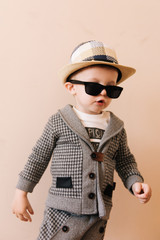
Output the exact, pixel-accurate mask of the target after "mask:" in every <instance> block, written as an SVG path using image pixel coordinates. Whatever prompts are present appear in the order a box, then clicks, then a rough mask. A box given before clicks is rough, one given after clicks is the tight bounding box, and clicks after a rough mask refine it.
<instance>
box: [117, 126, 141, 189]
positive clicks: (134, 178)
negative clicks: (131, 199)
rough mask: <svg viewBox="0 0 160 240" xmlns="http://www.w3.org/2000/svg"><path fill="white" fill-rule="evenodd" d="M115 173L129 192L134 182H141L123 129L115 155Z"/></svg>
mask: <svg viewBox="0 0 160 240" xmlns="http://www.w3.org/2000/svg"><path fill="white" fill-rule="evenodd" d="M116 171H117V172H118V175H119V176H120V178H121V179H122V181H123V183H124V185H125V187H126V188H127V189H128V190H130V191H131V192H132V190H131V187H132V185H133V184H134V183H135V182H143V181H144V180H143V177H142V176H141V174H140V172H139V170H138V168H137V163H136V161H135V158H134V156H133V154H132V153H131V152H130V149H129V147H128V144H127V135H126V131H125V129H124V128H123V130H122V135H121V139H120V144H119V148H118V151H117V154H116Z"/></svg>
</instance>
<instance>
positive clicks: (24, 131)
mask: <svg viewBox="0 0 160 240" xmlns="http://www.w3.org/2000/svg"><path fill="white" fill-rule="evenodd" d="M159 12H160V1H159V0H152V1H150V0H144V1H143V0H134V1H128V0H121V1H118V0H115V1H108V0H98V1H97V0H81V1H75V0H60V1H53V0H46V1H42V0H32V1H31V0H27V1H25V0H14V1H11V0H1V1H0V83H1V84H0V169H1V173H0V188H1V198H0V240H10V239H16V240H22V239H23V240H33V239H36V237H37V234H38V229H39V226H40V223H41V221H42V215H43V210H44V203H45V199H46V195H47V191H48V188H49V185H50V181H51V177H50V173H49V168H48V169H47V171H46V172H45V174H44V176H43V178H42V180H41V181H40V184H38V186H37V187H36V189H35V191H34V193H33V194H30V195H29V199H30V201H31V203H32V206H33V208H34V210H35V215H34V217H33V222H32V223H31V224H30V223H24V222H20V221H19V220H18V219H16V218H15V216H14V215H12V213H11V202H12V198H13V195H14V189H15V185H16V182H17V179H18V177H17V176H18V173H19V172H20V171H21V169H22V168H23V166H24V164H25V162H26V160H27V157H28V155H29V153H30V151H31V149H32V146H33V145H34V143H35V141H36V140H37V138H38V137H39V136H40V134H41V132H42V129H43V127H44V125H45V123H46V121H47V120H48V117H49V116H50V115H51V114H53V113H55V112H56V111H57V109H58V108H61V107H63V106H64V105H65V104H66V103H71V104H74V100H73V99H72V98H71V96H69V95H68V94H67V93H66V91H65V89H64V88H63V85H62V84H61V82H60V81H59V79H58V77H57V72H58V70H59V68H60V67H62V66H63V65H64V64H65V63H67V62H68V60H69V56H70V53H71V51H72V50H73V48H74V47H75V46H76V45H77V44H79V43H80V42H83V41H87V40H91V39H96V40H99V41H103V42H105V43H107V44H109V45H112V46H113V47H114V48H115V49H116V52H117V55H118V58H119V62H120V63H122V64H126V65H130V66H133V67H135V68H136V69H137V73H136V74H135V75H134V76H133V77H131V78H130V79H129V80H128V81H126V82H124V83H123V84H122V86H123V87H124V92H123V94H122V97H121V98H120V99H119V100H118V101H114V102H112V104H111V105H110V107H109V110H111V111H113V112H114V113H115V114H117V115H118V116H119V117H120V118H122V119H123V120H124V122H125V126H126V130H127V132H128V139H129V140H128V141H129V145H130V148H131V150H132V151H133V152H134V154H135V156H136V159H137V162H138V166H139V169H140V171H141V172H142V173H143V175H144V178H145V181H146V182H148V183H149V184H150V185H151V186H152V189H153V197H152V199H151V201H150V203H148V204H147V205H141V204H140V203H139V202H138V201H137V200H136V199H135V198H134V197H133V196H132V195H131V194H130V193H129V192H128V191H127V190H126V189H125V188H124V187H123V185H122V182H121V180H120V179H119V177H118V176H117V175H115V179H116V181H117V189H116V191H115V192H114V201H113V203H114V208H113V210H112V213H111V218H110V221H109V223H108V227H107V231H106V235H105V239H106V240H107V239H109V240H128V239H129V240H135V239H136V240H143V239H145V240H151V239H153V240H159V239H160V228H159V224H160V217H159V215H160V204H159V203H160V186H159V184H160V173H159V169H160V161H159V156H160V146H159V140H158V139H159V136H160V128H159V123H160V112H159V108H160V107H159V106H160V60H159V59H160V57H159V55H160V47H159V43H160V31H159V23H160V14H159Z"/></svg>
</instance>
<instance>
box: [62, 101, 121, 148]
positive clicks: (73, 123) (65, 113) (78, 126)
mask: <svg viewBox="0 0 160 240" xmlns="http://www.w3.org/2000/svg"><path fill="white" fill-rule="evenodd" d="M59 113H60V115H61V117H62V119H63V121H64V122H65V123H66V124H67V125H68V127H69V128H70V129H71V130H72V131H74V132H75V133H76V134H77V135H78V136H79V137H80V138H81V139H83V140H84V141H85V142H86V143H87V144H88V145H89V146H90V147H91V149H93V146H92V144H91V142H90V139H89V136H88V133H87V131H86V129H85V128H84V126H83V125H82V123H81V121H80V119H79V118H78V117H77V115H76V113H75V112H74V110H73V106H71V105H66V106H65V107H64V108H63V109H60V110H59ZM123 127H124V123H123V121H121V120H120V119H119V118H118V117H116V116H115V115H114V114H113V113H112V112H110V122H109V124H108V126H107V128H106V130H105V132H104V135H103V137H102V140H101V142H100V145H99V149H101V148H102V147H103V145H104V144H105V143H106V142H107V141H108V140H109V139H110V138H112V137H113V136H115V135H117V134H118V133H119V132H120V131H121V130H122V128H123Z"/></svg>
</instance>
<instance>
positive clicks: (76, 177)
mask: <svg viewBox="0 0 160 240" xmlns="http://www.w3.org/2000/svg"><path fill="white" fill-rule="evenodd" d="M110 114H111V115H110V116H111V117H110V122H109V125H108V127H107V129H106V131H105V133H104V135H103V138H102V139H101V142H100V145H99V147H98V150H97V152H101V153H103V162H98V161H96V154H97V153H96V152H95V150H94V148H93V145H92V144H91V142H90V139H89V136H88V134H87V131H86V129H85V128H84V127H83V125H82V124H81V122H80V120H79V118H78V117H77V115H76V114H75V112H74V111H73V109H72V106H71V105H67V106H66V107H64V108H63V109H61V110H59V111H58V112H57V113H56V114H54V115H53V116H51V117H50V119H49V121H48V123H47V124H46V126H45V129H44V131H43V134H42V136H41V137H40V139H39V140H38V141H37V143H36V145H35V146H34V148H33V151H32V153H31V155H30V156H29V159H28V162H27V163H26V165H25V167H24V170H23V171H22V172H21V173H20V176H19V181H18V184H17V188H19V189H21V190H23V191H26V192H32V191H33V189H34V187H35V185H36V184H37V183H38V182H39V180H40V178H41V177H42V175H43V173H44V171H45V169H46V168H47V165H48V163H49V161H50V159H51V158H52V162H51V174H52V185H51V187H50V189H49V193H48V198H47V201H46V205H47V206H48V207H52V208H55V209H60V210H64V211H68V212H71V213H75V214H80V215H81V214H97V213H98V214H99V216H100V217H105V218H106V219H108V218H109V214H110V210H111V207H112V191H113V190H114V187H115V184H114V182H113V175H114V170H115V169H116V171H117V172H118V174H119V176H120V178H121V179H122V181H123V183H124V185H125V187H126V188H128V189H129V190H130V189H131V186H132V184H133V183H135V182H143V177H142V176H141V174H140V172H139V171H138V169H137V164H136V162H135V159H134V156H133V155H132V154H131V152H130V150H129V148H128V145H127V137H126V132H125V129H124V124H123V122H122V121H121V120H120V119H119V118H117V117H116V116H115V115H114V114H113V113H110Z"/></svg>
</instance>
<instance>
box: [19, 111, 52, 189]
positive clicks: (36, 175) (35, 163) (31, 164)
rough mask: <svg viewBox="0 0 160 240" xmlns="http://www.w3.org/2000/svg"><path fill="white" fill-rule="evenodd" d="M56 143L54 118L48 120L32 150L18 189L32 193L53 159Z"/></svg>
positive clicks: (21, 173)
mask: <svg viewBox="0 0 160 240" xmlns="http://www.w3.org/2000/svg"><path fill="white" fill-rule="evenodd" d="M55 143H56V134H54V131H53V116H52V117H50V119H49V120H48V122H47V124H46V126H45V128H44V130H43V133H42V135H41V137H40V138H39V139H38V141H37V143H36V144H35V146H34V147H33V149H32V153H31V154H30V156H29V158H28V161H27V163H26V165H25V167H24V169H23V171H21V172H20V174H19V181H18V183H17V186H16V188H18V189H21V190H23V191H25V192H32V191H33V189H34V187H35V185H36V184H37V183H38V182H39V180H40V178H41V177H42V175H43V173H44V171H45V169H46V168H47V166H48V163H49V161H50V159H51V156H52V153H53V149H54V146H55Z"/></svg>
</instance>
